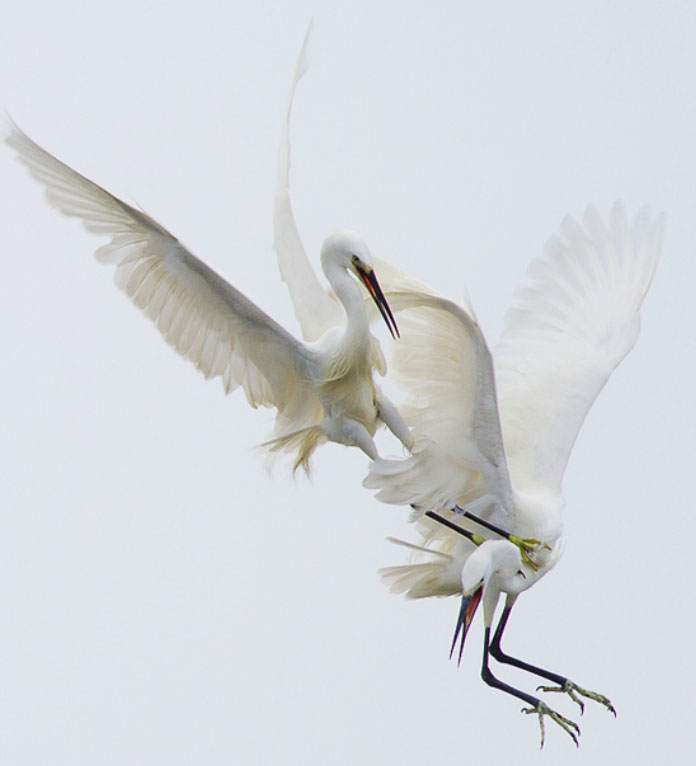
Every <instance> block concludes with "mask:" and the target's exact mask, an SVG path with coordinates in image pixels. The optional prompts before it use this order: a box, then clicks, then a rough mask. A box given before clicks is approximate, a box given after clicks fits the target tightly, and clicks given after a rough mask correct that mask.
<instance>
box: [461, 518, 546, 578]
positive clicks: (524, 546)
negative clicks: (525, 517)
mask: <svg viewBox="0 0 696 766" xmlns="http://www.w3.org/2000/svg"><path fill="white" fill-rule="evenodd" d="M450 510H451V511H452V512H453V513H456V514H457V515H458V516H464V517H466V518H467V519H471V521H473V522H475V523H476V524H478V525H479V526H482V527H483V528H484V529H488V530H490V531H491V532H495V533H496V535H500V536H501V537H504V538H505V539H506V540H509V541H510V542H511V543H512V544H513V545H516V546H517V547H518V548H519V549H520V553H521V554H522V560H523V561H524V562H525V564H528V565H529V566H530V567H531V568H532V569H533V570H534V571H535V572H536V571H537V569H538V568H539V567H538V566H537V565H536V563H535V562H534V561H533V560H532V559H531V558H530V556H531V555H533V554H534V552H535V551H536V549H537V548H538V547H539V546H540V545H542V543H541V541H540V540H536V539H535V538H533V537H530V538H527V539H523V538H521V537H517V535H511V534H510V533H509V532H506V531H505V530H504V529H501V528H500V527H497V526H496V525H495V524H491V523H490V521H486V520H485V519H481V518H479V517H478V516H475V515H474V514H473V513H471V512H470V511H467V510H466V508H462V507H461V506H460V505H455V506H454V507H453V508H450ZM543 546H544V548H547V549H548V550H551V548H550V547H549V546H548V545H547V544H546V543H544V544H543Z"/></svg>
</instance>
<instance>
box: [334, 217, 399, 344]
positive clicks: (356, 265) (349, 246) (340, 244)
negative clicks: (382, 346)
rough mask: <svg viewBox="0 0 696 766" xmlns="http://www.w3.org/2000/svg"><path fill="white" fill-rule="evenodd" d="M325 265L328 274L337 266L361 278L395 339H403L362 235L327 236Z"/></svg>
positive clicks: (341, 231) (344, 231)
mask: <svg viewBox="0 0 696 766" xmlns="http://www.w3.org/2000/svg"><path fill="white" fill-rule="evenodd" d="M321 264H322V268H323V269H324V273H325V274H328V273H329V272H330V270H331V266H334V265H335V266H340V267H342V268H343V269H345V270H346V271H347V272H348V273H349V274H353V275H354V276H355V277H357V279H358V280H359V281H360V282H362V284H363V285H364V286H365V288H366V290H367V292H368V293H370V295H371V296H372V299H373V300H374V302H375V304H376V305H377V308H378V309H379V313H380V314H381V315H382V318H383V319H384V322H385V324H386V325H387V327H388V328H389V332H390V333H391V335H392V338H398V337H399V328H398V327H397V326H396V320H395V319H394V315H393V314H392V310H391V309H390V308H389V304H388V303H387V299H386V298H385V297H384V293H383V292H382V288H381V287H380V286H379V282H378V281H377V277H376V275H375V270H374V266H373V264H372V255H371V254H370V249H369V248H368V246H367V244H366V242H365V240H364V239H363V238H362V237H361V236H360V235H359V234H357V233H356V232H354V231H350V230H349V229H339V230H338V231H335V232H334V233H333V234H331V236H329V237H327V238H326V239H325V240H324V243H323V245H322V246H321Z"/></svg>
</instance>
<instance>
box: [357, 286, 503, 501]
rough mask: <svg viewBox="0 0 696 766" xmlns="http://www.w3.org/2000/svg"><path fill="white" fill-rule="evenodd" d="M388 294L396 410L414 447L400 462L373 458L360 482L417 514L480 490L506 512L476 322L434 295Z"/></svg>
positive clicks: (493, 406) (486, 365) (498, 439)
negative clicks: (394, 314) (393, 326)
mask: <svg viewBox="0 0 696 766" xmlns="http://www.w3.org/2000/svg"><path fill="white" fill-rule="evenodd" d="M388 299H389V302H390V305H391V306H392V307H393V309H394V310H395V311H398V312H400V313H399V324H400V327H401V340H400V341H399V343H396V344H394V351H393V355H392V359H391V369H392V371H393V372H394V373H395V378H396V382H397V383H398V384H399V385H400V386H401V387H402V388H403V389H404V391H406V392H407V398H406V403H405V405H404V406H403V407H401V408H400V411H401V413H402V415H403V417H404V419H405V420H406V422H407V423H408V425H409V426H411V428H412V429H413V431H412V433H413V435H414V438H415V447H414V449H413V454H412V455H411V456H410V457H408V458H406V459H403V460H385V459H378V460H375V461H374V463H373V464H372V467H371V469H370V473H369V474H368V476H367V478H366V479H365V482H364V484H365V486H366V487H369V488H371V489H377V490H378V493H377V497H378V498H379V499H380V500H382V501H384V502H387V503H395V504H399V505H408V504H413V505H416V506H418V507H419V508H420V509H421V510H423V511H425V510H428V509H433V508H443V507H444V508H449V507H451V506H453V505H454V504H455V503H457V502H464V503H466V502H470V501H471V500H473V499H476V498H478V497H480V496H482V495H484V494H488V495H493V496H495V498H496V500H497V501H498V503H499V506H501V507H502V509H509V508H510V505H511V504H510V494H511V490H510V483H509V479H508V474H507V467H506V461H505V452H504V449H503V443H502V436H501V430H500V422H499V419H498V407H497V402H496V393H495V380H494V374H493V362H492V359H491V355H490V353H489V350H488V347H487V345H486V342H485V340H484V338H483V335H482V333H481V330H480V328H479V326H478V324H477V323H476V321H475V320H474V319H473V317H472V316H471V315H470V314H468V313H467V312H466V311H465V310H464V309H462V308H460V307H459V306H457V305H456V304H455V303H453V302H452V301H449V300H446V299H444V298H439V297H437V296H433V295H429V294H426V293H416V292H401V293H389V295H388ZM483 515H486V514H485V513H484V514H483Z"/></svg>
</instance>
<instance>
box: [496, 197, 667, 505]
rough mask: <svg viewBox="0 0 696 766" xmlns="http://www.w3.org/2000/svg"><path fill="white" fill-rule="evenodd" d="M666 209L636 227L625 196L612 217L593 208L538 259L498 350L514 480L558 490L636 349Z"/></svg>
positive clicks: (644, 216)
mask: <svg viewBox="0 0 696 766" xmlns="http://www.w3.org/2000/svg"><path fill="white" fill-rule="evenodd" d="M663 229H664V216H660V217H658V218H657V219H656V220H654V221H651V217H650V213H649V211H648V209H647V208H643V209H642V210H641V211H640V212H639V214H638V216H637V217H636V219H635V221H634V222H633V225H632V226H629V222H628V219H627V216H626V211H625V210H624V207H623V205H621V204H620V203H616V204H614V206H613V208H612V211H611V216H610V219H609V223H608V225H605V224H604V222H603V221H602V219H601V218H600V216H599V215H598V214H597V212H596V211H595V209H594V208H592V207H588V208H587V210H586V212H585V217H584V220H583V225H582V226H581V225H580V224H578V223H576V222H575V221H574V220H573V219H572V218H566V219H565V220H564V221H563V223H562V224H561V231H560V236H554V237H552V238H551V239H550V240H549V241H548V242H547V244H546V247H545V249H544V255H543V257H542V258H539V259H537V260H534V261H532V263H531V264H530V266H529V269H528V271H527V278H526V281H525V283H524V285H523V286H522V287H521V288H520V289H519V290H518V291H517V293H516V295H515V301H514V305H513V307H512V308H511V309H510V311H509V312H508V313H507V315H506V318H505V325H504V329H503V333H502V336H501V339H500V343H499V344H498V347H497V349H496V352H495V369H496V382H497V385H498V404H499V408H500V417H501V421H502V426H503V434H504V439H505V450H506V454H507V460H508V467H509V470H510V476H511V479H512V483H513V484H514V486H515V487H516V488H517V489H520V490H523V491H526V490H533V489H536V488H540V487H542V486H543V487H545V488H548V489H550V490H552V491H554V492H560V488H561V481H562V479H563V473H564V471H565V467H566V464H567V462H568V457H569V455H570V450H571V449H572V446H573V443H574V442H575V439H576V437H577V434H578V431H579V429H580V426H581V425H582V422H583V420H584V419H585V416H586V415H587V412H588V410H589V408H590V406H591V405H592V402H593V401H594V400H595V397H596V396H597V394H598V393H599V392H600V391H601V389H602V387H603V386H604V384H605V383H606V382H607V380H608V378H609V376H610V375H611V373H612V371H613V370H614V368H615V367H616V366H617V365H618V364H619V362H621V360H622V359H623V358H624V357H625V356H626V354H628V352H629V351H630V350H631V349H632V348H633V345H634V344H635V342H636V339H637V338H638V333H639V331H640V316H639V313H638V312H639V309H640V305H641V303H642V301H643V298H644V297H645V293H646V291H647V290H648V287H649V286H650V282H651V280H652V277H653V274H654V272H655V267H656V265H657V260H658V257H659V254H660V248H661V244H662V235H663Z"/></svg>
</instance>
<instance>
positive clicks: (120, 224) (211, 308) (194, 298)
mask: <svg viewBox="0 0 696 766" xmlns="http://www.w3.org/2000/svg"><path fill="white" fill-rule="evenodd" d="M5 140H6V142H7V143H8V144H9V145H10V146H11V147H12V148H13V149H15V150H16V152H17V153H18V155H19V159H20V160H21V161H22V162H23V163H24V164H25V165H26V166H27V167H28V168H29V170H30V172H31V174H32V175H33V176H34V177H35V178H36V179H37V180H39V181H41V182H42V183H43V184H44V185H45V187H46V193H47V196H48V199H49V201H50V202H51V203H52V204H54V205H55V206H56V207H57V208H58V209H59V210H60V211H61V212H62V213H64V214H65V215H69V216H73V217H76V218H80V219H81V220H82V222H83V223H84V225H85V227H86V228H87V229H88V230H89V231H91V232H94V233H95V234H102V235H106V236H108V237H110V238H111V239H110V242H108V243H107V244H105V245H103V246H102V247H100V248H99V249H98V250H97V251H96V257H97V259H98V260H99V261H101V262H102V263H111V264H114V265H115V266H116V272H115V275H114V276H115V281H116V284H117V285H118V286H119V287H120V288H121V289H122V290H123V291H124V292H125V293H127V294H128V296H129V297H130V298H131V300H132V301H133V302H134V303H135V305H136V306H138V308H140V309H141V310H142V311H143V312H144V313H145V314H147V316H149V317H150V319H152V320H153V322H154V323H155V324H156V325H157V328H158V329H159V331H160V332H161V333H162V334H163V335H164V337H165V339H166V341H167V342H168V343H169V344H171V345H172V346H174V348H175V349H176V350H177V351H178V352H179V353H180V354H182V355H183V356H185V357H187V358H188V359H190V360H191V361H192V362H193V363H194V364H195V365H196V367H197V368H198V369H199V370H200V371H201V372H202V373H203V374H204V375H205V377H206V378H210V377H216V376H219V377H221V378H222V380H223V383H224V386H225V390H226V391H227V392H229V391H232V390H233V389H235V388H237V387H238V386H240V385H241V386H242V387H243V388H244V391H245V393H246V395H247V398H248V400H249V403H250V404H251V405H252V406H254V407H256V406H258V405H264V406H273V407H277V408H278V420H277V422H276V427H277V429H279V430H280V431H287V430H294V429H296V428H300V427H303V426H305V425H307V424H308V423H311V422H316V420H317V419H318V417H319V416H320V414H318V413H317V408H319V407H320V405H319V403H318V400H317V398H316V396H315V395H314V394H313V393H312V391H311V387H310V386H309V385H308V381H309V380H311V378H312V368H313V365H314V360H313V356H312V354H311V352H310V351H309V349H306V348H305V347H304V346H303V345H302V344H301V343H299V342H298V341H297V340H296V339H295V338H293V337H292V336H291V335H290V334H289V333H288V332H286V331H285V330H284V329H283V328H282V327H281V326H280V325H279V324H277V323H276V322H275V321H274V320H273V319H271V318H270V317H269V316H267V315H266V314H265V313H264V312H263V311H261V310H260V309H259V308H258V307H257V306H255V305H254V304H253V303H252V302H251V301H250V300H248V298H246V297H245V296H244V295H242V293H240V292H239V291H238V290H236V289H235V288H234V287H232V285H230V284H228V283H227V282H226V281H225V280H224V279H222V278H221V277H220V276H218V274H216V273H215V272H214V271H213V270H212V269H210V268H208V266H206V265H205V264H204V263H203V262H202V261H200V260H199V259H198V258H196V257H195V256H194V255H192V254H191V253H190V252H189V251H188V250H187V249H186V248H185V247H184V246H183V245H182V244H181V243H180V242H179V241H178V240H177V239H176V238H175V237H173V236H172V235H171V234H170V233H169V232H168V231H167V230H166V229H164V228H163V227H162V226H160V225H159V224H158V223H157V222H156V221H154V220H153V219H152V218H150V217H149V216H148V215H146V214H145V213H144V212H142V211H139V210H136V209H135V208H133V207H131V206H130V205H127V204H126V203H125V202H122V201H121V200H119V199H117V198H116V197H114V196H113V195H112V194H110V193H109V192H107V191H106V190H105V189H102V188H101V187H100V186H97V185H96V184H94V183H92V181H90V180H88V179H87V178H85V177H84V176H82V175H80V174H79V173H77V172H75V171H74V170H72V169H71V168H69V167H68V166H67V165H65V164H64V163H62V162H61V161H60V160H58V159H56V158H55V157H54V156H53V155H51V154H49V153H48V152H46V151H45V150H44V149H42V148H41V147H40V146H39V145H38V144H36V143H34V141H32V140H31V139H30V138H29V137H28V136H26V135H25V134H24V133H23V132H22V131H21V130H20V129H19V128H18V127H17V126H15V125H13V126H12V128H11V130H10V132H9V133H8V135H7V137H6V139H5Z"/></svg>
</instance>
